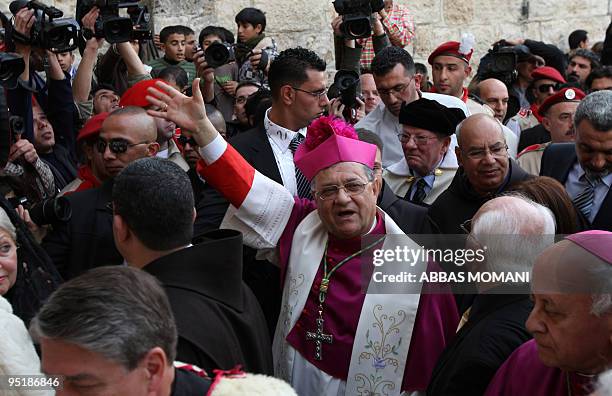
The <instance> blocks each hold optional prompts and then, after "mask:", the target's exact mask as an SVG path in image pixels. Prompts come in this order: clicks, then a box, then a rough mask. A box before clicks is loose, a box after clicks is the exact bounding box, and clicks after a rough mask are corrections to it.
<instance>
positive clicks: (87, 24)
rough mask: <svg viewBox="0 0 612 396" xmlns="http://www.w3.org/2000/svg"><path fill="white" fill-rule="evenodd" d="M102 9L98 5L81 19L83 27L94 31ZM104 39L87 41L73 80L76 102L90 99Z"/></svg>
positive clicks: (73, 93) (93, 38) (73, 94)
mask: <svg viewBox="0 0 612 396" xmlns="http://www.w3.org/2000/svg"><path fill="white" fill-rule="evenodd" d="M99 14H100V11H99V10H98V8H97V7H93V8H92V9H91V10H90V11H89V12H88V13H87V14H85V16H84V17H83V20H82V21H81V25H82V26H83V29H88V30H90V31H92V32H93V31H94V24H95V22H96V19H97V18H98V15H99ZM103 42H104V39H97V38H95V37H92V38H91V39H89V40H87V42H86V43H85V49H84V50H83V56H82V58H81V63H80V64H79V68H78V69H77V72H76V75H75V76H74V81H73V82H72V96H73V97H74V101H75V102H76V103H82V102H86V101H87V100H89V93H90V92H91V80H92V78H93V70H94V66H95V65H96V61H97V60H98V48H100V47H101V46H102V43H103Z"/></svg>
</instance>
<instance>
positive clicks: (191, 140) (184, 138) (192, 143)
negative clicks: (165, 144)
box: [176, 135, 198, 147]
mask: <svg viewBox="0 0 612 396" xmlns="http://www.w3.org/2000/svg"><path fill="white" fill-rule="evenodd" d="M176 140H178V142H179V143H180V144H181V146H183V147H185V145H186V144H187V143H189V145H190V146H192V147H193V146H197V145H198V143H197V142H196V141H195V139H194V138H192V137H190V138H188V137H187V136H183V135H181V136H179V137H177V138H176Z"/></svg>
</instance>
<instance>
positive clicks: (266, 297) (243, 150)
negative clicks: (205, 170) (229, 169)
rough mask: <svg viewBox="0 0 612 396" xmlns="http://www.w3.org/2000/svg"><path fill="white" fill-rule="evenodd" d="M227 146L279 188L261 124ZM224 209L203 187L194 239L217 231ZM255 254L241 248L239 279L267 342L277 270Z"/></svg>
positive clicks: (275, 305) (276, 304)
mask: <svg viewBox="0 0 612 396" xmlns="http://www.w3.org/2000/svg"><path fill="white" fill-rule="evenodd" d="M229 143H230V144H231V145H232V146H233V147H234V149H236V151H238V152H239V153H240V155H242V156H243V157H244V159H245V160H246V161H247V162H248V163H249V164H251V166H253V167H254V168H255V169H257V170H258V171H259V172H260V173H262V174H263V175H265V176H267V177H269V178H270V179H272V180H274V181H276V182H278V183H280V184H283V179H282V178H281V174H280V171H279V170H278V166H277V165H276V159H275V157H274V152H273V151H272V146H270V141H269V140H268V136H267V134H266V130H265V128H264V126H263V124H261V125H260V126H259V127H258V128H254V129H251V130H249V131H247V132H244V133H241V134H239V135H236V136H235V137H233V138H232V139H230V140H229ZM228 206H229V203H228V201H227V200H226V199H225V198H224V197H223V196H222V195H221V194H220V193H219V192H218V191H217V190H215V189H214V188H213V187H212V186H210V185H209V184H206V185H205V187H204V192H203V197H202V200H201V201H200V204H199V205H197V207H196V210H197V215H196V220H195V223H194V236H195V237H198V236H199V235H202V234H203V233H205V232H207V231H211V230H216V229H218V228H219V226H220V225H221V222H222V221H223V216H225V212H226V211H227V208H228ZM255 254H256V251H255V250H254V249H251V248H249V247H247V246H245V247H244V266H243V279H244V281H245V282H246V283H247V285H249V287H250V288H251V289H252V290H253V293H255V296H256V297H257V300H258V301H259V304H260V305H261V308H262V309H263V311H264V315H265V317H266V320H267V322H268V328H269V330H270V338H272V337H273V336H274V329H275V328H276V322H277V320H278V314H279V312H280V303H281V296H282V290H281V281H280V270H279V268H278V267H277V266H275V265H274V264H272V263H270V262H268V261H261V260H256V259H255Z"/></svg>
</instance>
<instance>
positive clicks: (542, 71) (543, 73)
mask: <svg viewBox="0 0 612 396" xmlns="http://www.w3.org/2000/svg"><path fill="white" fill-rule="evenodd" d="M531 78H533V80H534V81H535V80H543V79H548V80H553V81H555V82H558V83H560V84H565V83H566V81H565V78H563V76H562V75H561V73H559V71H558V70H557V69H555V68H554V67H550V66H542V67H538V68H537V69H535V70H534V71H532V72H531Z"/></svg>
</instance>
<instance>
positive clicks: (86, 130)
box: [76, 113, 110, 142]
mask: <svg viewBox="0 0 612 396" xmlns="http://www.w3.org/2000/svg"><path fill="white" fill-rule="evenodd" d="M109 114H110V113H100V114H96V115H95V116H93V117H91V118H90V119H89V120H87V122H86V123H85V125H83V128H81V130H80V131H79V134H78V135H77V139H76V140H77V142H78V141H79V140H82V139H87V138H89V137H92V136H98V135H99V134H100V130H101V129H102V123H103V122H104V120H106V117H108V115H109Z"/></svg>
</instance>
